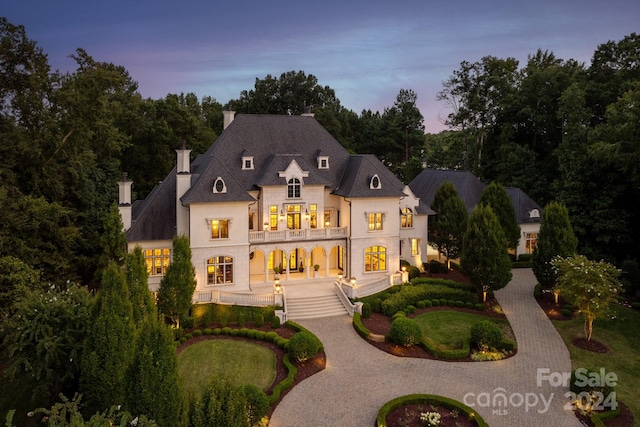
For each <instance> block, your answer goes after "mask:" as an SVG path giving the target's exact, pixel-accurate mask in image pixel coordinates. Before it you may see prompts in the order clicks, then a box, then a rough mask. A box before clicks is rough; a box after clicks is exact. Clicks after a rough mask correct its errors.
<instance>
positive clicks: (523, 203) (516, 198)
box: [505, 187, 542, 224]
mask: <svg viewBox="0 0 640 427" xmlns="http://www.w3.org/2000/svg"><path fill="white" fill-rule="evenodd" d="M505 189H506V190H507V194H509V197H510V198H511V203H512V204H513V208H514V209H515V211H516V218H517V219H518V224H526V223H536V222H540V215H542V208H541V207H540V206H539V205H538V204H537V203H536V202H534V201H533V200H532V199H531V197H529V196H528V195H527V194H526V193H525V192H524V191H522V190H521V189H519V188H516V187H506V188H505ZM534 209H537V210H538V216H534V217H532V216H531V211H533V210H534Z"/></svg>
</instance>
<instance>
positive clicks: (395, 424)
mask: <svg viewBox="0 0 640 427" xmlns="http://www.w3.org/2000/svg"><path fill="white" fill-rule="evenodd" d="M376 425H377V426H378V427H400V426H405V427H408V426H432V427H435V426H440V427H455V426H459V427H486V426H488V424H487V423H486V422H485V421H484V419H483V418H482V417H481V416H480V415H479V414H478V413H477V412H475V411H474V410H473V409H472V408H470V407H468V406H466V405H464V404H462V403H460V402H458V401H456V400H453V399H449V398H447V397H443V396H436V395H433V394H411V395H407V396H401V397H397V398H395V399H393V400H390V401H389V402H387V403H385V404H384V405H383V406H382V408H380V410H379V411H378V417H377V419H376Z"/></svg>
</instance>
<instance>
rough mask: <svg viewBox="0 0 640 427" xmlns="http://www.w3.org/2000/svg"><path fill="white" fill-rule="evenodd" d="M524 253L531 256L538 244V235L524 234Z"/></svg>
mask: <svg viewBox="0 0 640 427" xmlns="http://www.w3.org/2000/svg"><path fill="white" fill-rule="evenodd" d="M524 238H525V242H524V244H525V247H524V250H525V253H527V254H532V253H533V250H534V249H535V247H536V245H537V244H538V233H525V235H524Z"/></svg>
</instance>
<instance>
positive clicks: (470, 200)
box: [409, 169, 484, 212]
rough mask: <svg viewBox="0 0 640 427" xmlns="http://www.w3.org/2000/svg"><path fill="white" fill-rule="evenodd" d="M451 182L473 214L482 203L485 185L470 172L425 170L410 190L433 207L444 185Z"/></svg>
mask: <svg viewBox="0 0 640 427" xmlns="http://www.w3.org/2000/svg"><path fill="white" fill-rule="evenodd" d="M446 181H449V182H451V183H452V184H453V186H454V187H455V188H456V190H457V191H458V195H459V196H460V198H461V199H462V201H463V202H464V204H465V205H466V206H467V210H468V211H469V212H471V211H472V210H473V208H474V206H475V205H476V204H477V203H478V202H479V201H480V196H481V195H482V190H484V184H483V183H482V182H481V181H480V180H479V179H478V178H477V177H476V176H475V175H474V174H472V173H471V172H469V171H458V170H440V169H425V170H423V171H422V172H420V174H419V175H418V176H417V177H415V178H414V180H413V181H411V182H410V183H409V188H411V191H413V194H415V195H416V196H417V197H419V198H420V200H421V201H423V202H424V203H426V204H427V205H428V206H431V204H432V203H433V199H434V197H435V195H436V192H437V191H438V188H440V186H441V185H442V183H444V182H446Z"/></svg>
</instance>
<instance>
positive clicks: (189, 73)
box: [0, 0, 640, 133]
mask: <svg viewBox="0 0 640 427" xmlns="http://www.w3.org/2000/svg"><path fill="white" fill-rule="evenodd" d="M1 10H2V12H0V14H1V15H2V16H5V17H7V18H8V19H9V22H11V23H12V24H16V25H18V24H22V25H24V26H25V28H26V31H27V35H28V37H29V38H31V39H33V40H35V41H37V42H38V44H39V46H41V47H42V48H43V50H44V51H45V53H47V54H48V56H49V62H50V64H51V66H52V68H54V69H60V70H62V71H71V70H73V69H74V68H75V66H74V65H75V64H74V63H73V61H72V60H71V59H70V58H69V55H70V54H72V53H73V52H74V51H75V49H76V48H79V47H80V48H83V49H85V50H86V51H87V53H88V54H89V55H91V56H92V57H93V58H94V59H95V60H97V61H103V62H112V63H114V64H117V65H122V66H124V67H125V68H126V69H127V70H128V71H129V73H130V74H131V76H132V78H133V79H134V80H136V81H137V82H138V83H139V91H140V93H141V94H142V95H143V96H144V97H150V98H154V99H157V98H162V97H164V96H166V95H167V94H168V93H181V92H184V93H187V92H193V93H195V94H197V95H198V96H199V97H202V96H205V95H207V96H211V97H213V98H215V99H216V100H218V101H219V102H221V103H223V104H224V103H226V102H227V101H228V100H230V99H233V98H238V97H239V95H240V91H242V90H244V89H252V88H253V85H254V83H255V79H256V78H260V79H262V78H264V77H265V76H266V75H267V74H271V75H274V76H280V74H281V73H283V72H286V71H291V70H295V71H298V70H302V71H304V72H305V73H307V74H313V75H315V76H316V77H317V78H318V81H319V83H320V84H321V85H323V86H330V87H331V88H332V89H334V90H335V92H336V95H337V97H338V98H339V99H340V100H341V102H342V105H343V106H345V107H346V108H348V109H351V110H353V111H355V112H357V113H360V112H361V111H362V110H363V109H371V110H373V111H376V110H379V111H382V110H383V109H384V108H385V107H388V106H391V105H393V102H394V101H395V97H396V95H397V94H398V92H399V91H400V89H412V90H413V91H415V92H416V93H417V95H418V107H419V108H420V111H421V112H422V115H423V116H424V117H425V125H426V130H427V132H433V133H435V132H439V131H440V130H443V129H444V128H445V127H444V125H443V124H442V123H441V120H440V117H444V116H446V114H447V113H448V110H447V109H446V108H447V106H446V104H445V103H444V102H436V100H435V98H436V94H437V92H438V91H439V90H440V89H441V88H442V81H444V80H446V79H447V78H448V77H449V76H450V75H451V74H452V72H453V71H454V70H456V69H458V68H459V65H460V62H461V61H465V60H466V61H469V62H475V61H479V60H480V59H481V58H482V57H483V56H487V55H493V56H497V57H500V58H506V57H514V58H516V59H518V60H519V61H520V65H521V66H522V65H524V63H525V62H526V59H527V55H529V54H533V53H535V52H536V50H537V49H539V48H540V49H543V50H549V51H552V52H554V53H555V54H556V56H557V57H559V58H563V59H570V58H573V59H576V60H578V61H581V62H585V63H586V64H589V62H590V59H591V57H592V55H593V52H594V50H595V49H596V48H597V46H598V45H600V44H602V43H605V42H607V41H609V40H616V41H617V40H620V39H622V38H623V37H624V36H625V35H628V34H630V33H632V32H640V1H638V0H601V1H595V0H540V1H534V0H531V1H528V2H524V1H521V0H493V1H481V0H461V1H459V0H453V1H446V0H445V1H439V2H434V1H431V0H406V1H405V0H393V1H391V0H388V1H381V0H367V1H364V0H342V1H334V0H325V1H323V2H305V1H297V2H295V1H290V0H289V1H281V0H269V1H243V0H235V1H233V0H226V1H220V0H186V1H182V2H178V1H175V0H174V1H165V0H155V1H150V0H134V1H122V0H110V1H101V2H92V1H79V0H75V1H73V0H54V1H45V0H39V1H35V0H20V1H17V0H16V1H14V0H2V6H1Z"/></svg>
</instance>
